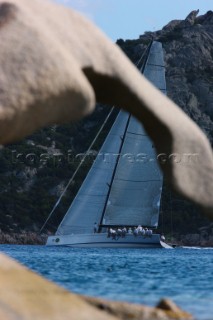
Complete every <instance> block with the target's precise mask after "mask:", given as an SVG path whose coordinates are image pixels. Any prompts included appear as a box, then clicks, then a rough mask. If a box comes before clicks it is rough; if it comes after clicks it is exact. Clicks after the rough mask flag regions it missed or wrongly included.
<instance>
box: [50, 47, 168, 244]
mask: <svg viewBox="0 0 213 320" xmlns="http://www.w3.org/2000/svg"><path fill="white" fill-rule="evenodd" d="M143 73H144V75H145V77H146V78H147V79H148V80H150V81H151V82H152V83H153V84H154V85H155V86H156V87H157V88H158V89H159V90H161V91H162V92H163V93H164V94H166V81H165V65H164V58H163V49H162V45H161V43H160V42H156V41H153V42H152V44H151V46H150V48H149V54H148V57H147V59H146V63H145V66H144V68H143ZM162 184H163V177H162V173H161V170H160V168H159V166H158V163H157V156H156V151H155V149H154V147H153V143H152V141H151V140H150V138H149V137H148V136H147V134H146V132H145V130H144V128H143V127H142V125H141V123H139V122H138V121H137V120H136V118H134V117H133V116H132V115H130V114H128V113H126V112H124V111H120V113H119V114H118V116H117V118H116V120H115V122H114V124H113V126H112V128H111V130H110V132H109V134H108V136H107V138H106V139H105V142H104V144H103V146H102V148H101V150H100V152H99V154H98V156H97V158H96V160H95V161H94V163H93V165H92V167H91V169H90V171H89V173H88V174H87V177H86V179H85V180H84V182H83V184H82V186H81V188H80V189H79V191H78V193H77V195H76V197H75V199H74V200H73V202H72V204H71V206H70V208H69V209H68V211H67V213H66V214H65V216H64V218H63V220H62V221H61V223H60V225H59V226H58V229H57V231H56V233H55V235H54V236H49V237H48V240H47V245H51V246H52V245H54V246H71V247H101V248H109V247H110V248H111V247H113V248H114V247H116V248H162V247H164V248H169V246H168V245H167V244H166V243H165V242H164V241H162V240H161V236H160V234H156V233H154V232H153V234H152V235H150V236H147V235H145V236H144V235H137V236H136V235H134V234H133V233H128V232H127V233H126V234H125V236H119V235H116V236H114V237H112V236H110V234H109V230H110V228H111V229H114V230H116V229H117V228H124V227H125V228H127V230H130V229H131V230H132V229H133V228H135V227H137V226H138V225H141V226H143V227H144V228H145V227H146V228H149V229H152V230H154V229H156V228H157V226H158V219H159V209H160V198H161V192H162ZM94 228H95V229H96V231H97V232H94Z"/></svg>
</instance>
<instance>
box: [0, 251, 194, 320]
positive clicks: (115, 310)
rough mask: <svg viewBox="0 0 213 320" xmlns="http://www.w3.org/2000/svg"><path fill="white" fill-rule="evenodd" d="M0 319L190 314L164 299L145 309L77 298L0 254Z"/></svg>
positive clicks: (104, 319)
mask: <svg viewBox="0 0 213 320" xmlns="http://www.w3.org/2000/svg"><path fill="white" fill-rule="evenodd" d="M0 319H4V320H14V319H21V320H29V319H34V320H37V319H38V320H48V319H51V320H59V319H60V320H61V319H78V320H88V319H92V320H95V319H97V320H116V319H117V320H118V319H135V320H137V319H138V320H139V319H140V320H143V319H144V320H145V319H147V320H148V319H149V320H161V319H164V320H170V319H176V320H178V319H179V320H180V319H192V316H191V315H189V314H188V313H186V312H184V311H182V310H180V309H179V308H178V307H177V306H176V305H174V304H173V303H172V302H170V301H168V300H166V301H162V302H161V303H160V304H159V305H158V307H157V308H149V307H143V306H140V305H132V304H128V303H119V302H109V301H105V300H103V299H93V298H86V297H81V296H78V295H75V294H72V293H70V292H68V291H66V290H64V289H62V288H60V287H58V286H57V285H55V284H53V283H51V282H49V281H47V280H45V279H43V278H42V277H40V276H39V275H37V274H35V273H33V272H32V271H29V270H28V269H26V268H25V267H23V266H21V265H20V264H18V263H17V262H15V261H13V260H12V259H9V258H7V257H5V256H4V255H0Z"/></svg>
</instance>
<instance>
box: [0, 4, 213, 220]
mask: <svg viewBox="0 0 213 320" xmlns="http://www.w3.org/2000/svg"><path fill="white" fill-rule="evenodd" d="M37 17H39V20H38V19H37ZM0 19H1V29H0V40H1V49H0V66H1V69H0V76H1V78H0V81H1V91H0V142H1V143H8V142H11V141H14V140H16V139H18V138H21V137H24V136H25V135H27V134H29V133H31V132H32V131H33V130H35V129H37V128H39V127H42V126H44V125H46V124H50V123H54V122H57V123H58V122H63V121H69V120H74V119H78V118H80V117H82V116H83V115H85V114H88V113H89V112H91V110H92V109H93V108H94V104H95V97H96V99H97V101H100V102H104V103H109V104H116V105H117V106H120V107H123V108H124V109H126V110H128V111H130V112H131V113H132V114H134V115H135V116H136V117H137V118H138V119H139V120H140V121H142V122H143V125H144V127H145V129H146V130H147V132H148V134H149V135H150V136H151V138H152V139H153V141H154V143H155V146H156V149H157V151H158V153H166V154H167V155H168V156H169V155H171V154H174V153H175V154H178V155H183V154H185V153H187V154H188V153H189V154H198V155H199V161H198V162H196V163H178V162H176V161H167V162H166V163H164V165H162V169H163V171H164V173H165V176H166V177H167V179H168V181H170V182H171V183H172V185H173V187H174V188H175V190H176V191H177V192H179V193H181V194H183V195H184V196H186V197H188V198H189V199H191V200H193V201H194V202H196V203H197V204H199V205H200V206H201V207H202V208H203V210H204V212H206V214H207V215H208V216H209V217H211V218H212V217H213V213H212V208H213V202H212V196H211V190H212V177H210V175H209V172H212V171H213V160H212V151H211V149H210V145H209V143H208V141H207V139H206V137H205V136H204V134H203V133H202V132H201V131H200V130H199V128H198V127H197V126H196V125H195V124H194V123H193V122H192V121H191V120H190V119H189V118H188V117H187V116H186V115H185V114H184V113H183V112H182V111H181V110H180V109H179V108H178V107H177V106H176V105H175V104H174V103H173V102H172V101H170V100H169V99H167V98H166V97H165V96H163V95H162V94H161V93H160V92H158V91H157V90H156V89H155V88H154V87H153V86H152V85H151V84H150V83H148V81H146V80H145V79H144V78H143V77H142V76H141V75H140V74H139V72H138V71H137V70H136V69H135V67H133V66H132V65H131V63H130V62H129V61H128V60H127V59H126V57H125V56H124V55H123V54H122V53H121V52H120V50H119V49H118V48H117V47H116V46H114V45H113V44H112V43H111V42H110V41H109V40H108V39H107V38H106V37H105V36H104V35H103V34H102V33H101V32H100V31H99V30H98V29H97V28H96V27H95V26H93V25H92V24H91V23H89V22H88V21H86V20H85V19H84V18H82V17H80V16H79V15H78V14H77V13H75V12H73V11H71V10H69V9H66V8H63V7H61V6H57V5H55V4H52V3H49V2H47V1H45V2H44V1H41V0H33V1H31V2H30V3H29V1H28V0H12V1H11V3H10V4H8V3H1V7H0ZM70 30H72V32H70ZM14 47H15V48H16V50H15V51H14V50H13V48H14ZM50 110H51V111H50ZM198 185H199V188H198Z"/></svg>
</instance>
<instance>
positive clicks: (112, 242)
mask: <svg viewBox="0 0 213 320" xmlns="http://www.w3.org/2000/svg"><path fill="white" fill-rule="evenodd" d="M46 245H47V246H69V247H73V248H171V247H170V246H169V245H167V244H166V243H165V242H162V241H161V239H160V235H159V234H153V235H152V236H151V237H144V236H140V235H138V236H137V237H135V236H134V235H131V234H127V235H126V236H125V237H116V239H112V238H111V237H110V238H109V237H107V233H94V234H73V235H66V236H57V235H56V236H50V237H48V239H47V243H46Z"/></svg>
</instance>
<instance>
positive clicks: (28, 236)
mask: <svg viewBox="0 0 213 320" xmlns="http://www.w3.org/2000/svg"><path fill="white" fill-rule="evenodd" d="M48 236H49V234H41V235H39V234H38V233H36V232H30V231H28V232H27V231H22V232H20V233H4V232H0V244H11V245H12V244H13V245H45V244H46V240H47V237H48ZM166 243H168V244H169V245H171V246H173V247H200V248H205V247H208V248H211V247H212V248H213V237H212V236H209V237H205V238H204V237H202V236H201V235H199V234H196V235H194V234H187V235H179V236H175V237H172V238H170V237H168V238H167V237H166Z"/></svg>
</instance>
